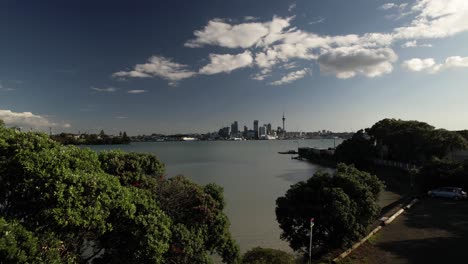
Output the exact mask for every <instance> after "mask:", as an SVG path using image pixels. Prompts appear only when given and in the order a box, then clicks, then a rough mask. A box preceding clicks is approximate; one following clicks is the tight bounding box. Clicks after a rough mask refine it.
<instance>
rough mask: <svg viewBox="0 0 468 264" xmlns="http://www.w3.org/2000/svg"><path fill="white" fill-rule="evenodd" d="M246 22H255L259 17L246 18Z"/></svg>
mask: <svg viewBox="0 0 468 264" xmlns="http://www.w3.org/2000/svg"><path fill="white" fill-rule="evenodd" d="M244 20H245V21H255V20H258V17H254V16H245V17H244Z"/></svg>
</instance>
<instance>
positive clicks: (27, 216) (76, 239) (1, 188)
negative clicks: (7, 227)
mask: <svg viewBox="0 0 468 264" xmlns="http://www.w3.org/2000/svg"><path fill="white" fill-rule="evenodd" d="M0 175H1V177H0V217H3V218H4V219H6V220H7V221H20V222H21V226H22V227H24V230H25V231H27V232H30V233H31V235H32V237H36V238H37V239H38V240H39V241H43V240H44V239H45V238H47V237H49V236H51V234H52V237H53V238H54V239H56V240H53V241H59V242H60V243H61V244H60V258H61V261H62V262H67V260H72V261H73V260H76V261H77V262H88V261H91V260H92V262H93V263H210V262H211V257H210V256H211V254H212V253H217V254H219V255H220V256H221V257H222V258H223V260H224V261H225V262H227V263H235V262H236V261H237V260H238V257H239V249H238V246H237V244H236V243H235V241H234V240H233V239H232V238H231V235H230V233H229V221H228V219H227V217H226V215H225V214H224V212H223V210H224V206H225V202H224V199H223V194H222V189H221V188H220V187H218V186H216V185H212V184H209V185H206V186H200V185H197V184H195V183H193V182H191V181H189V180H187V179H185V178H184V177H182V176H179V177H175V178H173V179H169V180H166V179H164V177H163V175H164V164H163V163H161V162H160V161H159V160H158V159H157V158H156V157H155V156H154V155H151V154H137V153H124V152H121V151H109V152H102V153H100V154H99V155H98V154H96V152H94V151H91V150H89V149H80V148H77V147H74V146H63V145H61V144H59V143H57V142H55V141H52V140H50V139H49V138H48V137H47V136H46V135H45V134H40V133H39V134H38V133H18V132H16V131H14V130H12V129H6V128H0ZM18 232H20V231H18ZM31 241H32V242H31V243H32V244H31V243H29V242H28V244H31V245H32V246H28V247H30V248H35V247H36V246H34V245H35V244H33V242H34V241H35V240H31ZM15 243H16V242H15ZM18 243H19V242H18ZM18 243H16V244H18ZM34 243H35V242H34ZM41 243H42V242H41ZM41 245H42V244H41ZM21 247H24V245H22V244H18V245H17V248H21ZM1 252H2V253H1V254H3V252H10V253H11V252H14V248H10V247H8V248H7V249H5V250H3V249H2V251H1ZM31 252H32V251H31ZM10 253H7V254H10ZM31 255H32V256H35V255H34V254H32V253H31ZM32 262H35V261H32ZM39 262H40V261H39Z"/></svg>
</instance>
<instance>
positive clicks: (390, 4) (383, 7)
mask: <svg viewBox="0 0 468 264" xmlns="http://www.w3.org/2000/svg"><path fill="white" fill-rule="evenodd" d="M397 6H398V5H397V4H395V3H385V4H383V5H382V6H380V9H383V10H389V9H392V8H395V7H397Z"/></svg>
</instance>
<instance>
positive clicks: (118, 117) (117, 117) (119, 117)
mask: <svg viewBox="0 0 468 264" xmlns="http://www.w3.org/2000/svg"><path fill="white" fill-rule="evenodd" d="M115 118H116V119H127V118H128V117H126V116H116V117H115Z"/></svg>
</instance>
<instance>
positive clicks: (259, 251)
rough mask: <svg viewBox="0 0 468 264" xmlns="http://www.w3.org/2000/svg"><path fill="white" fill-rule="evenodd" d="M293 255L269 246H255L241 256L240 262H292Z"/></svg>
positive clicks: (273, 263)
mask: <svg viewBox="0 0 468 264" xmlns="http://www.w3.org/2000/svg"><path fill="white" fill-rule="evenodd" d="M293 263H295V259H294V256H293V255H291V254H289V253H287V252H284V251H281V250H278V249H271V248H261V247H255V248H252V249H251V250H249V251H247V252H246V253H245V254H244V255H243V256H242V264H293Z"/></svg>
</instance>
